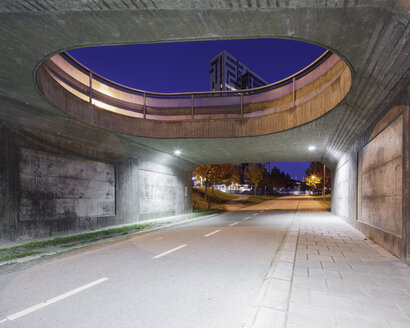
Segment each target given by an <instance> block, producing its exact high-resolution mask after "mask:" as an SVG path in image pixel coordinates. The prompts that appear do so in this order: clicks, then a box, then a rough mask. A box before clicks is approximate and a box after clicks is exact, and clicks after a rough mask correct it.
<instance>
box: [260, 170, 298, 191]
mask: <svg viewBox="0 0 410 328" xmlns="http://www.w3.org/2000/svg"><path fill="white" fill-rule="evenodd" d="M265 183H266V185H267V186H268V187H270V188H282V187H291V186H292V179H291V177H290V175H289V174H286V173H285V172H282V171H281V170H279V169H278V168H277V167H276V166H274V167H273V169H272V171H271V172H270V173H268V174H267V175H266V178H265Z"/></svg>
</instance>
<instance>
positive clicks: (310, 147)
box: [308, 146, 316, 151]
mask: <svg viewBox="0 0 410 328" xmlns="http://www.w3.org/2000/svg"><path fill="white" fill-rule="evenodd" d="M308 150H310V151H313V150H316V146H309V147H308Z"/></svg>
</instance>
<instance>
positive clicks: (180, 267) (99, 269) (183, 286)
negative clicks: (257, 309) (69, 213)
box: [0, 197, 301, 328]
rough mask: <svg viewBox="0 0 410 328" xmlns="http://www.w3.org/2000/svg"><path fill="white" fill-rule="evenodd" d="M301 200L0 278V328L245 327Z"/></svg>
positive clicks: (230, 214)
mask: <svg viewBox="0 0 410 328" xmlns="http://www.w3.org/2000/svg"><path fill="white" fill-rule="evenodd" d="M300 203H301V200H300V198H298V197H290V198H286V199H283V198H282V199H279V200H274V201H267V202H264V203H262V204H259V205H254V206H251V207H247V208H246V209H242V210H240V211H236V212H228V213H225V214H222V215H218V216H216V217H212V218H209V219H205V220H201V221H197V222H193V223H189V224H185V225H181V226H176V227H173V228H168V229H164V230H158V231H155V232H151V233H147V234H143V235H137V236H135V237H132V238H130V239H128V240H126V241H120V242H114V243H110V244H108V245H101V246H97V247H95V246H94V247H90V248H86V249H84V250H82V251H76V252H71V253H68V254H65V255H62V256H60V257H56V258H53V259H51V260H50V261H48V262H44V263H41V264H38V265H36V266H34V267H31V268H28V269H25V270H22V271H18V272H13V273H8V274H5V275H1V276H0V328H3V327H4V328H6V327H30V328H35V327H41V328H45V327H144V328H151V327H167V328H170V327H178V328H182V327H190V328H192V327H198V328H199V327H206V328H212V327H217V328H221V327H233V328H237V327H243V326H244V325H245V323H246V322H247V320H248V319H249V315H250V314H251V313H252V306H253V305H254V304H255V301H256V299H257V296H258V291H259V290H260V288H261V287H262V283H263V279H264V277H265V275H266V274H267V272H268V270H269V267H270V263H271V261H272V258H273V257H274V255H275V253H276V251H277V249H278V248H279V246H280V243H281V241H282V239H283V236H284V234H285V232H286V230H287V228H288V226H289V224H290V223H291V221H292V218H293V217H294V215H295V213H296V209H297V208H298V206H299V205H300Z"/></svg>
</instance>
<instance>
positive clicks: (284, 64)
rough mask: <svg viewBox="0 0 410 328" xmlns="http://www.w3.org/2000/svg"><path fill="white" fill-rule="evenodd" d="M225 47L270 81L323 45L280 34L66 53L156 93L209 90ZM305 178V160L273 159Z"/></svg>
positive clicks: (300, 65) (299, 64) (311, 58)
mask: <svg viewBox="0 0 410 328" xmlns="http://www.w3.org/2000/svg"><path fill="white" fill-rule="evenodd" d="M223 50H226V51H228V52H229V53H230V54H232V55H233V56H234V57H236V58H238V59H239V60H240V61H242V62H243V63H244V64H245V65H247V66H248V67H250V68H251V69H252V70H254V71H255V72H256V73H257V74H259V75H260V76H261V77H263V78H264V79H265V80H267V81H268V82H270V83H272V82H275V81H279V80H281V79H283V78H285V77H287V76H289V75H292V74H294V73H296V72H297V71H299V70H300V69H302V68H303V67H305V66H307V65H309V64H310V63H311V62H312V61H314V60H315V59H316V58H317V57H319V56H320V55H321V54H322V53H323V52H324V51H325V49H323V48H321V47H318V46H315V45H312V44H308V43H303V42H299V41H291V40H284V39H249V40H218V41H194V42H174V43H154V44H137V45H118V46H104V47H89V48H79V49H73V50H70V51H69V53H70V54H71V55H72V56H73V57H74V58H76V59H77V60H78V61H80V62H81V63H82V64H84V65H85V66H87V67H88V68H90V69H91V70H93V71H95V72H97V73H99V74H101V75H103V76H104V77H106V78H108V79H111V80H113V81H115V82H118V83H121V84H124V85H127V86H130V87H133V88H137V89H142V90H149V91H156V92H186V91H207V90H209V61H210V60H211V58H213V57H215V56H216V55H217V54H219V53H220V52H221V51H223ZM274 165H276V166H277V167H279V168H280V169H281V170H282V171H285V172H287V173H289V174H290V175H291V176H292V177H295V176H297V177H298V178H300V179H301V178H303V176H304V173H305V170H306V168H307V167H308V166H309V162H303V163H274V164H273V165H271V166H272V167H273V166H274Z"/></svg>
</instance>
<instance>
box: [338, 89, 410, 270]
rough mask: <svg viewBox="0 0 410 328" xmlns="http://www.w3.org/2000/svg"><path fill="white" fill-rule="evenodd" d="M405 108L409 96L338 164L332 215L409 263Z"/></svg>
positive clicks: (409, 129) (409, 115)
mask: <svg viewBox="0 0 410 328" xmlns="http://www.w3.org/2000/svg"><path fill="white" fill-rule="evenodd" d="M403 104H404V105H403ZM408 104H409V95H408V90H407V91H406V92H405V93H403V95H402V96H401V97H399V98H398V99H397V100H396V101H395V102H393V105H392V106H391V109H390V110H389V111H388V112H387V113H386V114H385V115H384V116H383V117H381V118H380V119H379V120H378V121H377V123H376V124H374V125H373V126H372V127H371V128H370V129H368V131H366V133H365V134H364V135H362V136H361V137H360V138H358V140H357V141H356V143H355V144H354V145H353V146H352V147H351V148H350V149H349V151H348V152H346V154H345V155H344V156H343V158H342V159H341V160H340V161H339V162H338V163H337V165H336V168H335V169H334V171H333V189H332V190H333V198H332V212H333V213H335V214H336V215H339V216H340V217H342V218H343V219H344V220H345V221H346V222H348V223H349V224H351V225H353V226H354V227H356V228H357V229H358V230H360V231H362V232H363V233H364V234H365V235H367V236H370V237H371V238H372V239H373V240H374V241H375V242H377V243H378V244H380V245H382V246H383V247H384V248H386V249H387V250H389V251H390V252H392V253H393V254H395V255H396V256H398V257H399V258H401V259H403V260H405V261H406V262H408V263H410V257H409V254H410V245H409V238H408V236H409V233H410V231H409V229H410V227H409V226H410V222H409V221H410V219H409V214H410V209H409V208H410V197H409V192H410V179H409V177H410V164H409V158H410V142H409V141H410V107H409V106H408Z"/></svg>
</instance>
